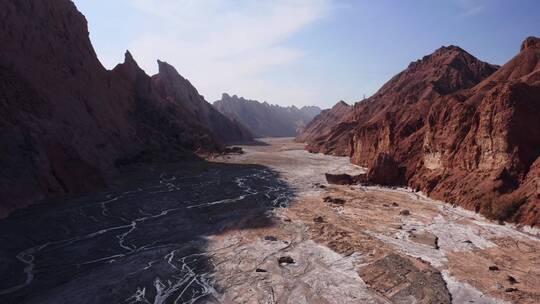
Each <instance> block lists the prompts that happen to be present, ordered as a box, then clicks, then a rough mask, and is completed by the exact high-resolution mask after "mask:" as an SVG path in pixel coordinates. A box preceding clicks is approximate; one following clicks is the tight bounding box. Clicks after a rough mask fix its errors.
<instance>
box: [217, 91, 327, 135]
mask: <svg viewBox="0 0 540 304" xmlns="http://www.w3.org/2000/svg"><path fill="white" fill-rule="evenodd" d="M214 106H215V107H216V108H217V109H218V110H219V111H220V112H221V113H223V114H224V115H225V116H227V117H229V118H230V119H233V120H236V121H239V122H240V123H241V124H243V125H244V126H246V127H247V129H248V130H249V131H250V132H251V133H253V134H254V135H255V136H256V137H294V136H296V135H297V134H298V133H299V132H301V131H302V130H303V129H304V128H305V126H306V125H307V124H308V123H309V122H310V121H311V120H312V119H313V117H315V116H316V115H317V114H319V113H320V111H321V109H319V108H318V107H314V106H310V107H302V108H300V109H299V108H297V107H295V106H291V107H281V106H278V105H271V104H269V103H267V102H258V101H256V100H248V99H245V98H243V97H238V96H236V95H234V96H230V95H229V94H223V96H222V97H221V99H220V100H218V101H216V102H214Z"/></svg>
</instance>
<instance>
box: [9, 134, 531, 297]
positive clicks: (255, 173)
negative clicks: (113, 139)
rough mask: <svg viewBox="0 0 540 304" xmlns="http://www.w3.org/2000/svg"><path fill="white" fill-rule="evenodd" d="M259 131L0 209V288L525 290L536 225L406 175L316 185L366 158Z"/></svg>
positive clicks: (379, 292)
mask: <svg viewBox="0 0 540 304" xmlns="http://www.w3.org/2000/svg"><path fill="white" fill-rule="evenodd" d="M261 143H262V144H261V145H258V146H253V145H249V146H242V148H243V149H244V154H231V155H222V156H219V157H216V158H215V159H214V160H213V161H209V162H201V161H190V162H183V163H181V164H178V165H166V166H148V167H146V168H140V169H138V170H137V171H133V172H131V174H130V175H129V176H126V177H125V178H124V179H123V180H119V181H118V182H117V183H116V186H115V188H113V189H111V190H109V191H107V192H103V193H97V194H93V195H88V196H83V197H79V198H77V199H72V200H67V201H62V202H57V203H55V204H43V205H35V206H32V207H30V208H27V209H24V210H19V211H16V212H15V213H14V214H13V215H12V216H10V217H8V218H7V219H4V220H1V221H0V227H1V229H0V231H1V232H0V240H1V241H2V244H4V245H3V247H2V250H1V251H0V261H3V262H2V263H0V266H1V271H0V282H1V283H0V301H2V303H74V302H77V303H261V302H263V303H468V302H470V301H473V302H474V303H531V304H532V303H537V302H538V301H539V300H540V293H539V290H538V286H539V284H540V281H539V278H540V267H538V265H539V263H540V260H539V255H538V252H539V250H540V239H539V235H540V234H539V233H540V232H539V231H538V230H535V229H528V230H527V229H519V228H517V227H515V226H512V225H509V224H507V225H499V224H497V223H495V222H491V221H489V220H487V219H485V218H484V217H482V216H480V215H478V214H475V213H474V212H470V211H466V210H464V209H461V208H459V207H452V206H450V205H448V204H446V203H444V202H439V201H435V200H432V199H429V198H427V197H426V196H424V195H423V194H422V193H420V192H415V191H413V190H411V189H407V188H383V187H378V186H369V187H364V186H358V185H357V186H349V185H343V186H340V185H328V184H327V183H326V182H325V178H324V173H328V172H330V173H335V174H338V173H339V174H351V175H354V174H359V173H363V172H365V170H366V169H365V168H363V167H359V166H356V165H353V164H350V163H349V161H348V159H347V158H346V157H336V156H326V155H322V154H310V153H308V152H307V151H305V150H304V145H303V144H299V143H295V142H294V141H293V140H292V139H290V138H275V139H262V140H261ZM405 210H406V211H407V212H405ZM30 223H31V224H30ZM516 253H519V254H516Z"/></svg>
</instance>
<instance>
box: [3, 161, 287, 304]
mask: <svg viewBox="0 0 540 304" xmlns="http://www.w3.org/2000/svg"><path fill="white" fill-rule="evenodd" d="M120 185H124V186H120ZM125 185H131V187H126V186H125ZM293 195H294V191H293V190H292V189H291V188H290V187H289V186H288V185H287V184H286V183H284V182H283V181H282V180H280V178H279V176H278V173H276V172H274V171H272V170H271V169H269V168H268V167H264V166H260V165H237V164H222V163H207V162H190V163H187V164H186V163H181V164H175V165H167V166H160V167H149V168H145V169H144V170H142V169H141V170H139V171H138V172H137V173H132V174H130V175H129V177H128V178H126V179H124V180H123V181H122V182H121V183H119V184H118V185H117V186H115V190H112V191H109V192H107V193H101V194H94V195H87V196H83V197H79V198H74V199H69V200H65V201H57V202H50V203H47V204H41V205H35V206H32V207H30V208H27V209H24V210H19V211H16V212H15V213H13V214H12V215H10V216H9V217H7V218H5V219H2V220H0V243H1V244H2V246H1V248H0V302H1V303H198V302H199V301H203V300H204V301H208V302H212V300H213V294H214V288H216V286H213V284H212V278H211V276H212V271H213V265H212V263H211V260H210V259H209V258H210V255H211V253H208V252H205V248H206V245H207V240H206V238H205V236H207V235H212V234H218V233H220V232H223V231H225V230H227V229H245V228H256V227H262V226H269V225H272V219H271V218H270V214H269V212H268V211H270V210H272V209H274V208H277V207H280V206H283V205H285V204H287V203H288V202H289V201H290V200H291V198H292V196H293ZM175 301H176V302H175Z"/></svg>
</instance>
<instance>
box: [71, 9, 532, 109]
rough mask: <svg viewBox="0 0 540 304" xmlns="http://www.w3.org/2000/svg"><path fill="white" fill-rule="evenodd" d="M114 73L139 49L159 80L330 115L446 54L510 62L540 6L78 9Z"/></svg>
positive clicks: (138, 55)
mask: <svg viewBox="0 0 540 304" xmlns="http://www.w3.org/2000/svg"><path fill="white" fill-rule="evenodd" d="M74 2H75V3H76V5H77V6H78V8H79V10H81V11H82V12H83V14H85V16H86V17H87V19H88V22H89V28H90V37H91V39H92V42H93V44H94V47H95V49H96V52H97V53H98V56H99V58H100V60H101V61H102V63H103V64H104V65H105V66H106V67H107V68H112V67H114V65H115V64H116V63H118V62H121V61H123V54H124V51H125V50H126V49H129V50H130V51H131V52H132V53H133V55H134V57H135V59H136V60H137V61H138V62H139V64H140V65H141V67H143V69H145V70H146V71H147V72H148V73H149V74H154V73H156V72H157V64H156V60H157V59H161V60H164V61H167V62H169V63H171V64H173V65H174V66H175V67H176V68H177V69H178V71H179V72H180V73H181V74H182V75H183V76H184V77H186V78H188V79H189V80H190V81H191V82H192V83H193V84H194V85H195V86H196V87H197V89H198V90H199V92H200V93H201V94H202V95H204V96H205V97H206V99H207V100H208V101H210V102H212V101H214V100H216V99H218V98H219V97H220V96H221V93H223V92H228V93H230V94H238V95H241V96H245V97H247V98H251V99H257V100H260V101H268V102H270V103H277V104H281V105H291V104H295V105H298V106H302V105H309V104H314V105H319V106H322V107H329V106H331V105H333V104H334V103H335V102H337V101H338V100H340V99H343V100H345V101H347V102H355V101H358V100H360V99H361V98H362V96H363V95H364V94H365V95H367V96H369V95H370V94H373V93H374V92H375V91H376V90H377V89H378V88H379V87H380V86H381V85H382V84H383V83H384V82H386V81H387V80H388V79H390V77H392V76H393V75H395V74H396V73H398V72H399V71H401V70H403V69H404V68H405V67H406V66H407V65H408V64H409V62H411V61H413V60H416V59H418V58H421V57H422V56H424V55H427V54H429V53H431V52H433V51H434V50H435V49H437V48H438V47H440V46H441V45H449V44H455V45H458V46H461V47H462V48H464V49H465V50H467V51H468V52H470V53H471V54H473V55H475V56H476V57H478V58H479V59H481V60H485V61H488V62H490V63H495V64H503V63H504V62H506V61H507V60H508V59H510V58H511V57H512V56H513V55H515V54H516V53H517V52H518V51H519V47H520V43H521V41H522V40H523V39H524V38H525V37H526V36H530V35H536V36H540V15H539V12H540V1H535V0H528V1H527V0H515V1H507V0H448V1H442V0H441V1H436V0H409V1H403V0H378V1H367V0H358V1H354V0H275V1H260V0H112V1H111V0H75V1H74Z"/></svg>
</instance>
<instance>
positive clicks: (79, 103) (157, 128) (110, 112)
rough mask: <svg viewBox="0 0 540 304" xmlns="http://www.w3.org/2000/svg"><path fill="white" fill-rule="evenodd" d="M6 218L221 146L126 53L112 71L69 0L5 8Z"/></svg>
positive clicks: (0, 176)
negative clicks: (139, 166)
mask: <svg viewBox="0 0 540 304" xmlns="http://www.w3.org/2000/svg"><path fill="white" fill-rule="evenodd" d="M0 54H2V56H0V154H1V155H2V157H1V158H0V167H1V168H2V170H1V171H0V213H4V214H5V212H6V211H8V210H12V209H14V208H19V207H21V206H24V205H26V204H28V203H31V202H34V201H37V200H41V199H46V198H52V197H58V196H64V195H73V194H78V193H82V192H85V191H91V190H94V189H96V188H99V187H102V186H103V185H104V174H105V173H110V172H115V171H116V170H117V168H118V166H122V165H126V164H130V163H132V162H138V161H170V160H175V159H179V158H182V157H193V156H194V154H193V152H194V151H197V150H201V149H203V150H208V151H212V150H216V149H218V148H220V146H221V145H220V143H219V142H218V140H216V138H215V136H214V135H213V134H212V133H211V132H210V130H209V128H207V126H205V125H202V124H201V122H200V121H198V120H197V119H195V118H193V115H192V112H191V111H190V109H188V108H186V107H185V106H183V105H182V104H179V103H177V102H173V101H170V100H168V99H167V98H163V97H162V96H161V95H160V93H161V92H160V91H159V90H158V89H156V88H155V87H154V85H153V81H152V79H151V78H150V77H149V76H148V75H146V74H145V73H144V72H143V71H142V70H141V69H140V68H139V67H138V66H137V64H136V62H135V61H134V60H133V58H132V56H131V55H130V54H129V53H128V54H126V61H125V62H124V63H123V64H120V65H118V66H117V67H116V68H115V69H114V71H107V70H106V69H105V68H103V66H102V65H101V63H100V62H99V61H98V59H97V57H96V54H95V52H94V49H93V48H92V45H91V43H90V40H89V34H88V29H87V24H86V20H85V18H84V17H83V16H82V14H81V13H79V12H78V11H77V9H76V7H75V5H74V4H73V3H72V2H71V1H68V0H55V1H49V0H4V1H0Z"/></svg>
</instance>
